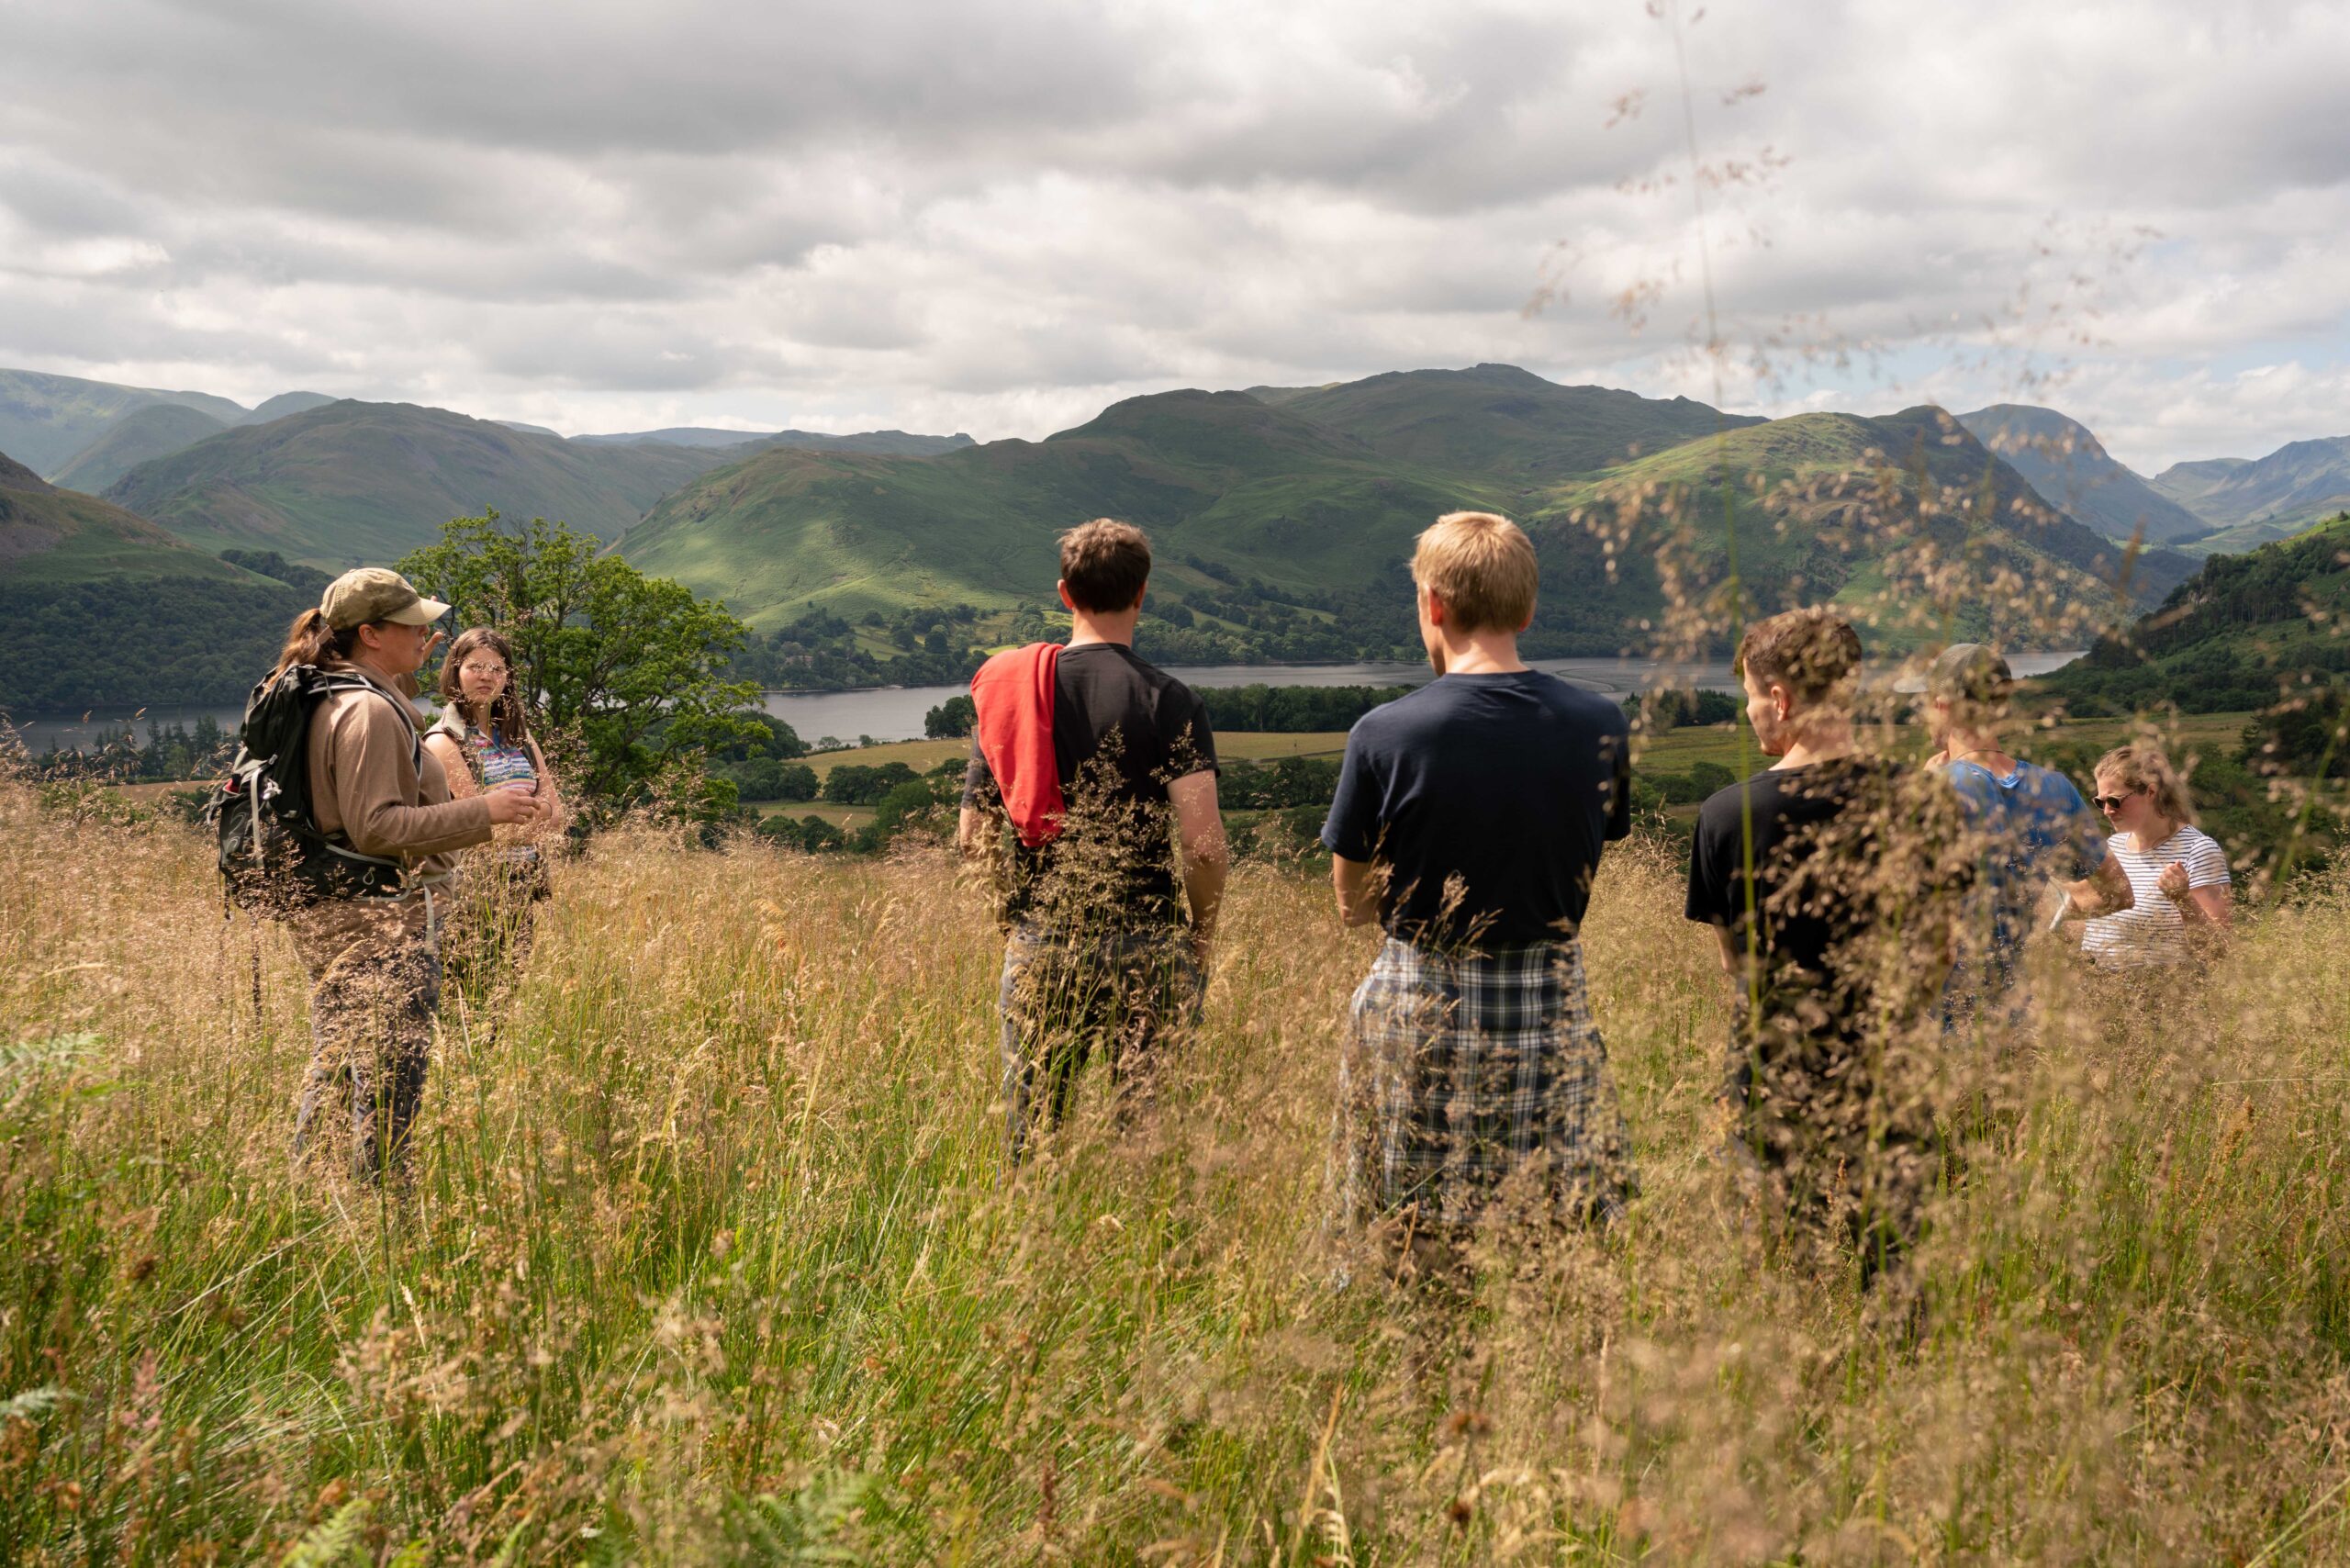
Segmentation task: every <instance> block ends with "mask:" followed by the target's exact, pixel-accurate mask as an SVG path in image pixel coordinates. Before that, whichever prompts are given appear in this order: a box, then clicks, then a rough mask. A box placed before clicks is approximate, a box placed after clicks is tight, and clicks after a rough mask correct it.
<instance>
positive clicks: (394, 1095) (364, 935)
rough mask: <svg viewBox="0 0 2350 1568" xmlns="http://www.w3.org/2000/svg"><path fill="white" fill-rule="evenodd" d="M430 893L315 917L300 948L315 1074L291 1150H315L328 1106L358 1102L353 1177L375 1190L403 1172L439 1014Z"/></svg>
mask: <svg viewBox="0 0 2350 1568" xmlns="http://www.w3.org/2000/svg"><path fill="white" fill-rule="evenodd" d="M431 902H432V901H431V895H426V896H425V897H422V898H417V899H411V900H405V901H401V902H396V903H375V902H360V901H356V900H353V901H351V902H345V903H337V904H328V905H324V906H322V907H320V908H319V909H316V910H312V911H308V912H306V913H303V914H302V915H300V916H298V917H297V919H296V920H295V922H294V923H293V928H294V946H295V949H296V951H297V952H298V953H300V955H301V957H302V962H303V965H304V967H305V968H306V969H308V971H309V975H310V1043H311V1057H310V1070H309V1073H308V1077H307V1078H306V1079H305V1080H304V1081H303V1084H302V1097H301V1101H300V1103H299V1104H298V1105H297V1108H296V1111H295V1115H294V1152H295V1154H296V1156H297V1158H298V1157H299V1156H300V1155H301V1154H302V1153H303V1151H304V1149H305V1148H307V1147H308V1144H309V1142H310V1138H311V1135H312V1132H313V1127H312V1123H313V1121H314V1119H315V1118H316V1117H317V1116H318V1115H319V1114H320V1112H321V1111H323V1110H325V1109H326V1108H327V1104H328V1102H329V1101H330V1100H332V1099H334V1098H337V1097H339V1096H340V1095H341V1094H342V1093H343V1092H346V1091H347V1092H349V1093H350V1096H351V1149H350V1159H351V1170H352V1173H353V1176H355V1177H356V1178H357V1179H358V1180H360V1181H362V1182H373V1181H375V1180H376V1179H378V1178H379V1177H381V1176H382V1174H383V1173H384V1172H385V1171H386V1170H392V1171H394V1172H397V1170H399V1169H400V1168H401V1165H402V1162H403V1160H404V1159H405V1156H406V1154H407V1150H408V1129H409V1127H410V1126H412V1125H413V1124H414V1122H415V1120H416V1113H417V1110H418V1108H419V1107H420V1105H422V1103H424V1080H425V1074H426V1070H427V1069H428V1068H429V1066H430V1065H431V1059H432V1014H433V1010H434V1009H435V1008H436V1007H437V1006H438V1005H439V1004H440V1001H441V959H440V954H439V950H438V945H437V942H436V937H437V935H438V932H437V929H436V926H437V921H436V919H435V914H436V911H435V910H434V909H433V908H432V907H431Z"/></svg>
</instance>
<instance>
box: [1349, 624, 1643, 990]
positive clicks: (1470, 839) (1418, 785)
mask: <svg viewBox="0 0 2350 1568" xmlns="http://www.w3.org/2000/svg"><path fill="white" fill-rule="evenodd" d="M1628 738H1629V736H1628V726H1627V724H1626V722H1625V719H1624V711H1623V710H1622V709H1621V708H1619V707H1617V705H1616V704H1615V703H1613V702H1611V701H1609V700H1607V699H1606V698H1605V697H1600V696H1597V695H1595V694H1594V693H1592V692H1588V691H1584V690H1582V689H1579V688H1576V687H1572V686H1570V685H1568V684H1567V683H1566V682H1565V681H1563V680H1561V679H1560V678H1558V677H1556V676H1552V675H1545V674H1543V673H1541V672H1540V671H1539V670H1530V669H1529V670H1516V671H1513V672H1511V673H1509V674H1506V675H1448V676H1442V677H1439V678H1438V679H1436V680H1434V681H1432V682H1430V683H1429V684H1428V685H1427V686H1424V687H1422V688H1420V689H1418V690H1417V691H1415V692H1413V693H1411V694H1410V695H1409V696H1407V697H1401V698H1398V699H1397V700H1394V701H1393V702H1390V703H1387V704H1385V705H1384V706H1382V707H1379V708H1374V709H1372V710H1371V711H1370V712H1368V713H1366V714H1364V715H1363V716H1362V718H1361V719H1360V721H1359V722H1357V723H1356V724H1355V727H1354V732H1353V733H1352V734H1349V735H1348V737H1347V760H1346V764H1345V766H1344V767H1342V768H1341V769H1340V770H1339V773H1338V792H1337V798H1336V799H1335V800H1333V801H1331V802H1330V817H1329V821H1328V822H1327V823H1325V824H1324V825H1323V828H1322V842H1323V843H1324V844H1325V845H1326V846H1328V847H1329V850H1330V852H1331V853H1332V854H1333V855H1337V856H1342V857H1345V858H1347V859H1348V860H1358V861H1373V860H1375V861H1378V862H1380V863H1381V865H1382V867H1383V868H1385V871H1386V886H1385V888H1384V890H1383V891H1382V894H1381V897H1380V906H1379V918H1380V924H1382V925H1384V926H1385V927H1386V928H1387V931H1388V934H1389V935H1393V936H1396V937H1398V938H1401V939H1402V940H1404V941H1406V942H1411V943H1414V944H1416V945H1418V946H1428V947H1439V948H1463V949H1491V948H1494V947H1511V946H1524V945H1526V944H1527V943H1530V942H1551V941H1557V940H1559V939H1560V938H1561V937H1562V936H1566V935H1572V933H1573V931H1574V929H1575V927H1576V926H1577V925H1578V924H1581V923H1582V921H1583V911H1584V910H1585V909H1587V908H1589V907H1590V903H1591V878H1592V873H1593V872H1594V871H1595V870H1596V869H1597V868H1598V866H1599V854H1600V848H1601V846H1602V845H1603V844H1604V843H1605V842H1606V840H1608V839H1612V838H1622V837H1623V836H1624V835H1625V834H1628V833H1629V832H1630V831H1631V823H1632V819H1631V788H1630V781H1631V752H1630V748H1629V745H1628Z"/></svg>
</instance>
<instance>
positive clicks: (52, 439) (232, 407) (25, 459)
mask: <svg viewBox="0 0 2350 1568" xmlns="http://www.w3.org/2000/svg"><path fill="white" fill-rule="evenodd" d="M154 403H177V404H180V405H182V406H184V407H186V408H191V409H199V410H201V411H202V412H204V413H207V414H209V415H211V416H212V417H213V418H214V419H216V420H219V421H220V422H221V423H222V424H224V425H230V424H235V423H236V422H237V421H238V420H241V419H243V418H244V417H245V410H244V409H243V407H242V406H241V405H240V404H236V403H231V402H230V401H229V399H227V398H215V397H211V396H209V395H208V394H206V393H203V392H159V391H156V390H155V389H153V388H152V387H147V386H116V385H115V384H114V383H113V382H110V381H84V379H82V378H81V377H80V376H78V375H48V374H47V373H45V372H42V371H37V370H0V452H6V453H8V454H11V455H13V456H14V457H15V458H16V460H17V462H19V463H21V464H23V465H25V466H26V467H28V468H30V469H31V470H32V471H33V472H34V473H36V474H50V473H54V472H55V471H56V470H57V469H59V468H61V467H62V466H63V465H65V464H67V463H69V462H71V461H72V460H73V454H75V453H77V452H80V451H82V450H83V449H84V447H86V446H88V445H89V444H90V443H91V442H94V441H95V440H97V439H98V437H100V436H101V435H104V434H105V433H106V427H107V426H108V425H111V424H112V423H114V421H115V420H118V419H120V418H121V417H122V416H123V415H125V414H127V413H129V412H130V411H131V410H132V409H143V408H146V407H148V406H149V405H151V404H154Z"/></svg>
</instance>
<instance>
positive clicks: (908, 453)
mask: <svg viewBox="0 0 2350 1568" xmlns="http://www.w3.org/2000/svg"><path fill="white" fill-rule="evenodd" d="M572 439H573V440H574V441H576V442H582V443H583V444H587V445H641V444H643V443H644V442H666V443H667V444H669V445H671V446H699V447H711V448H721V449H723V448H732V449H733V450H732V451H730V452H729V453H728V454H727V455H728V456H729V457H730V458H732V457H741V456H743V455H744V454H745V453H747V452H749V451H751V450H753V449H754V448H759V447H769V446H798V447H806V448H809V449H810V450H812V451H821V452H856V453H868V454H877V455H879V456H883V457H929V456H932V455H934V454H937V453H941V452H952V451H954V450H956V449H957V447H964V446H970V445H972V444H974V443H973V442H972V440H971V438H970V437H969V436H968V435H910V434H908V433H907V432H906V431H858V432H856V434H854V435H824V434H821V433H819V432H818V431H775V432H774V433H773V434H762V433H760V432H759V431H728V430H712V429H711V428H709V427H708V426H703V425H681V426H678V427H677V428H675V429H671V430H658V431H622V432H621V433H619V434H617V435H581V436H574V437H572Z"/></svg>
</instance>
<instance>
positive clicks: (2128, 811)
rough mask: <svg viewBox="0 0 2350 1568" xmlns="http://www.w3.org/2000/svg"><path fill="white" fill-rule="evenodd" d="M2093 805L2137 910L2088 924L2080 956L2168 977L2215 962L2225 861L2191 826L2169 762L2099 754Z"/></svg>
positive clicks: (2146, 749) (2225, 894)
mask: <svg viewBox="0 0 2350 1568" xmlns="http://www.w3.org/2000/svg"><path fill="white" fill-rule="evenodd" d="M2096 801H2097V805H2098V810H2100V811H2102V812H2104V813H2105V820H2106V822H2107V823H2109V824H2110V825H2111V826H2112V828H2113V830H2114V834H2113V837H2112V839H2111V840H2110V841H2109V845H2108V847H2109V849H2110V850H2111V852H2112V855H2113V858H2114V860H2115V862H2116V863H2118V864H2119V865H2120V866H2121V870H2122V874H2123V875H2125V876H2127V877H2128V878H2129V879H2130V888H2131V891H2132V892H2133V893H2134V894H2135V895H2136V899H2137V902H2135V903H2134V904H2133V905H2132V907H2131V908H2129V909H2125V910H2121V911H2120V912H2118V913H2113V914H2107V915H2100V916H2098V918H2097V919H2095V920H2092V921H2090V922H2089V923H2088V924H2087V928H2086V929H2085V930H2084V931H2083V933H2082V935H2081V951H2082V952H2084V953H2086V954H2087V955H2088V956H2089V957H2090V958H2092V959H2094V960H2095V961H2096V962H2097V964H2098V968H2100V969H2162V968H2169V967H2171V966H2174V965H2178V964H2184V963H2186V962H2188V960H2189V959H2192V958H2203V957H2208V956H2209V955H2210V954H2211V953H2213V952H2215V951H2216V950H2217V949H2218V948H2219V946H2221V944H2222V943H2223V942H2224V941H2225V939H2226V936H2227V930H2228V919H2229V913H2230V907H2229V906H2230V884H2229V877H2228V857H2227V852H2226V851H2225V850H2223V849H2221V847H2220V845H2219V841H2218V840H2217V839H2214V838H2213V837H2212V836H2211V835H2210V834H2207V833H2205V832H2204V831H2203V830H2202V829H2200V828H2199V827H2197V826H2196V825H2195V806H2194V803H2193V802H2192V801H2190V800H2188V794H2187V785H2186V783H2185V781H2184V780H2182V779H2181V778H2179V776H2178V773H2177V770H2176V769H2175V768H2173V767H2171V765H2170V760H2169V758H2167V757H2165V756H2163V754H2162V753H2161V752H2160V751H2158V750H2156V749H2155V748H2154V747H2153V746H2150V745H2125V746H2120V747H2117V748H2115V749H2114V750H2112V751H2109V752H2108V753H2106V754H2105V755H2104V756H2101V757H2099V758H2098V764H2097V796H2096Z"/></svg>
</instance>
